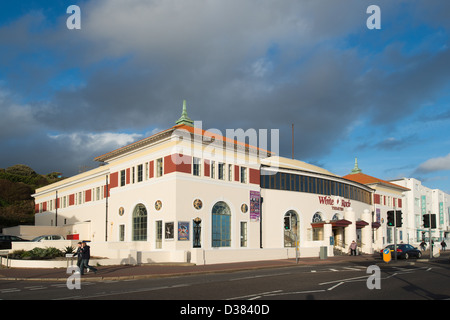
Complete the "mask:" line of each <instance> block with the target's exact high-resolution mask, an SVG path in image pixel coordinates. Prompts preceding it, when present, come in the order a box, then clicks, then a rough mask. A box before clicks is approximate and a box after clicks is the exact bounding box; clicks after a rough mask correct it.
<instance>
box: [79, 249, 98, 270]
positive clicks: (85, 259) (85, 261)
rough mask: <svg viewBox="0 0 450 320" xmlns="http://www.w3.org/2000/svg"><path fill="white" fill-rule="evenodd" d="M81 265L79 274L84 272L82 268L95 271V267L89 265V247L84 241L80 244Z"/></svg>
mask: <svg viewBox="0 0 450 320" xmlns="http://www.w3.org/2000/svg"><path fill="white" fill-rule="evenodd" d="M81 250H82V251H81V266H80V274H81V275H83V274H84V268H86V269H89V270H92V271H94V273H97V269H96V268H94V267H92V266H90V265H89V259H90V258H91V247H89V246H88V245H87V244H86V242H83V244H82V246H81Z"/></svg>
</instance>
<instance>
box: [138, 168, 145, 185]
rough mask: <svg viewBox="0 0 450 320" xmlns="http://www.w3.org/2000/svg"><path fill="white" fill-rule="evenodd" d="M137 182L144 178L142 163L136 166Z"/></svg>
mask: <svg viewBox="0 0 450 320" xmlns="http://www.w3.org/2000/svg"><path fill="white" fill-rule="evenodd" d="M137 168H138V169H137V182H141V181H142V180H144V179H143V178H144V171H143V168H144V166H143V165H142V164H140V165H138V167H137Z"/></svg>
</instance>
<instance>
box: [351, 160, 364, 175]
mask: <svg viewBox="0 0 450 320" xmlns="http://www.w3.org/2000/svg"><path fill="white" fill-rule="evenodd" d="M361 172H362V170H361V169H360V168H359V167H358V158H355V167H354V168H353V169H352V172H350V174H356V173H361Z"/></svg>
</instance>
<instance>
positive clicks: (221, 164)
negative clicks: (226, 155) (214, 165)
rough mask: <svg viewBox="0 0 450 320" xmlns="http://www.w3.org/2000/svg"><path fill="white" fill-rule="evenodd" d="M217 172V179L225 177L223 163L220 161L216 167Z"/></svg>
mask: <svg viewBox="0 0 450 320" xmlns="http://www.w3.org/2000/svg"><path fill="white" fill-rule="evenodd" d="M218 170H219V172H218V175H219V180H224V179H225V164H224V163H222V162H219V168H218Z"/></svg>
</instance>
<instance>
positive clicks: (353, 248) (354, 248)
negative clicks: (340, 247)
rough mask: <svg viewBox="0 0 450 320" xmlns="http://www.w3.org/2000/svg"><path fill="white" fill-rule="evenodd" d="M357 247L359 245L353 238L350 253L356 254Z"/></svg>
mask: <svg viewBox="0 0 450 320" xmlns="http://www.w3.org/2000/svg"><path fill="white" fill-rule="evenodd" d="M357 247H358V245H357V244H356V242H355V240H353V241H352V243H351V244H350V255H352V256H356V248H357Z"/></svg>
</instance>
